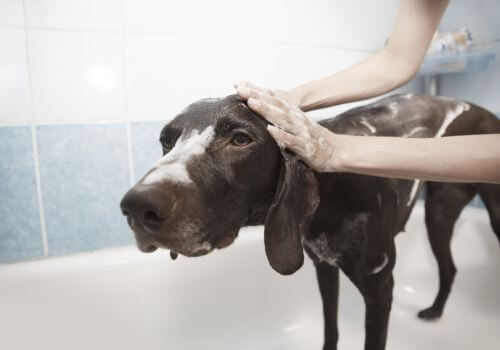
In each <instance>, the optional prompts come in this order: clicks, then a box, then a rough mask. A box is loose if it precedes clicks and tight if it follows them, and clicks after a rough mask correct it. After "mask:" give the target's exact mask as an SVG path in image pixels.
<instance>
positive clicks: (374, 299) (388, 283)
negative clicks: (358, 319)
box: [360, 273, 394, 350]
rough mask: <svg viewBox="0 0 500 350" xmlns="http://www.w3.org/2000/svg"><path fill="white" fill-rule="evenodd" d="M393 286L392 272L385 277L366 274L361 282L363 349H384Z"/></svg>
mask: <svg viewBox="0 0 500 350" xmlns="http://www.w3.org/2000/svg"><path fill="white" fill-rule="evenodd" d="M384 277H385V276H384ZM393 287H394V280H393V277H392V273H390V275H389V276H387V277H386V278H383V277H382V276H373V275H372V276H366V277H365V279H364V281H363V283H362V284H361V288H360V292H361V294H362V295H363V298H364V300H365V305H366V314H365V350H384V349H385V343H386V340H387V328H388V325H389V314H390V312H391V304H392V290H393Z"/></svg>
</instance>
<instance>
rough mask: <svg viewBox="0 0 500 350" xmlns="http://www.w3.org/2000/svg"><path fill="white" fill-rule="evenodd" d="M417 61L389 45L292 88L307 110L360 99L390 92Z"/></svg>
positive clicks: (403, 79) (412, 73) (400, 82)
mask: <svg viewBox="0 0 500 350" xmlns="http://www.w3.org/2000/svg"><path fill="white" fill-rule="evenodd" d="M415 67H418V65H417V64H415V65H411V64H408V63H407V62H405V61H402V60H399V59H397V58H396V57H395V56H394V55H393V54H391V53H390V52H389V51H388V50H387V49H386V48H384V49H382V50H380V51H378V52H377V53H375V54H373V55H371V56H370V57H368V58H366V59H365V60H363V61H361V62H359V63H358V64H356V65H354V66H352V67H350V68H348V69H346V70H343V71H341V72H339V73H337V74H333V75H330V76H328V77H326V78H323V79H319V80H316V81H312V82H309V83H306V84H302V85H299V86H297V87H295V88H293V89H291V90H290V93H291V94H293V95H294V96H296V97H297V99H298V101H299V107H300V108H301V109H302V110H304V111H310V110H314V109H319V108H325V107H330V106H334V105H338V104H342V103H347V102H352V101H358V100H362V99H366V98H370V97H374V96H378V95H380V94H383V93H386V92H388V91H391V90H393V89H396V88H398V87H399V86H401V85H403V84H405V83H406V82H407V81H408V80H410V79H411V78H412V77H413V76H414V73H415Z"/></svg>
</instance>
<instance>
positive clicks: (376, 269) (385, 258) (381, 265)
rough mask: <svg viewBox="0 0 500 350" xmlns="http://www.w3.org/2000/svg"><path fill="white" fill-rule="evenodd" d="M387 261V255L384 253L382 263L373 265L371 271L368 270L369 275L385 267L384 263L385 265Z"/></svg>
mask: <svg viewBox="0 0 500 350" xmlns="http://www.w3.org/2000/svg"><path fill="white" fill-rule="evenodd" d="M388 262H389V257H388V256H387V254H386V253H384V256H383V258H382V263H381V264H380V265H378V266H375V267H374V268H373V269H372V270H371V271H370V275H375V274H377V273H379V272H380V271H382V270H383V269H384V267H385V265H387V263H388Z"/></svg>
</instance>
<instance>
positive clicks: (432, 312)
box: [418, 307, 443, 321]
mask: <svg viewBox="0 0 500 350" xmlns="http://www.w3.org/2000/svg"><path fill="white" fill-rule="evenodd" d="M442 313H443V312H442V311H441V310H437V309H435V308H433V307H429V308H427V309H424V310H422V311H420V312H419V313H418V318H420V319H422V320H426V321H433V320H437V319H438V318H440V317H441V314H442Z"/></svg>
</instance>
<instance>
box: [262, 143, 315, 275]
mask: <svg viewBox="0 0 500 350" xmlns="http://www.w3.org/2000/svg"><path fill="white" fill-rule="evenodd" d="M280 150H281V148H280ZM281 154H282V155H283V159H282V161H281V162H282V164H281V172H280V177H279V180H278V185H277V188H276V193H275V195H274V200H273V202H272V204H271V207H270V209H269V212H268V214H267V218H266V221H265V224H264V225H265V227H264V244H265V248H266V255H267V259H268V260H269V263H270V264H271V266H272V268H273V269H275V270H276V271H277V272H279V273H280V274H282V275H289V274H292V273H294V272H295V271H297V270H298V269H299V268H300V267H301V266H302V264H303V263H304V252H303V249H302V239H303V237H304V235H305V234H306V231H307V230H308V227H309V224H310V222H311V218H312V216H313V214H314V212H315V211H316V208H317V207H318V204H319V194H318V184H317V181H316V178H315V176H314V172H313V171H312V170H311V169H310V168H309V167H308V166H306V165H305V164H304V163H303V162H301V161H300V160H299V159H298V158H297V156H296V155H295V154H293V153H291V152H289V151H286V150H281Z"/></svg>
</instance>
